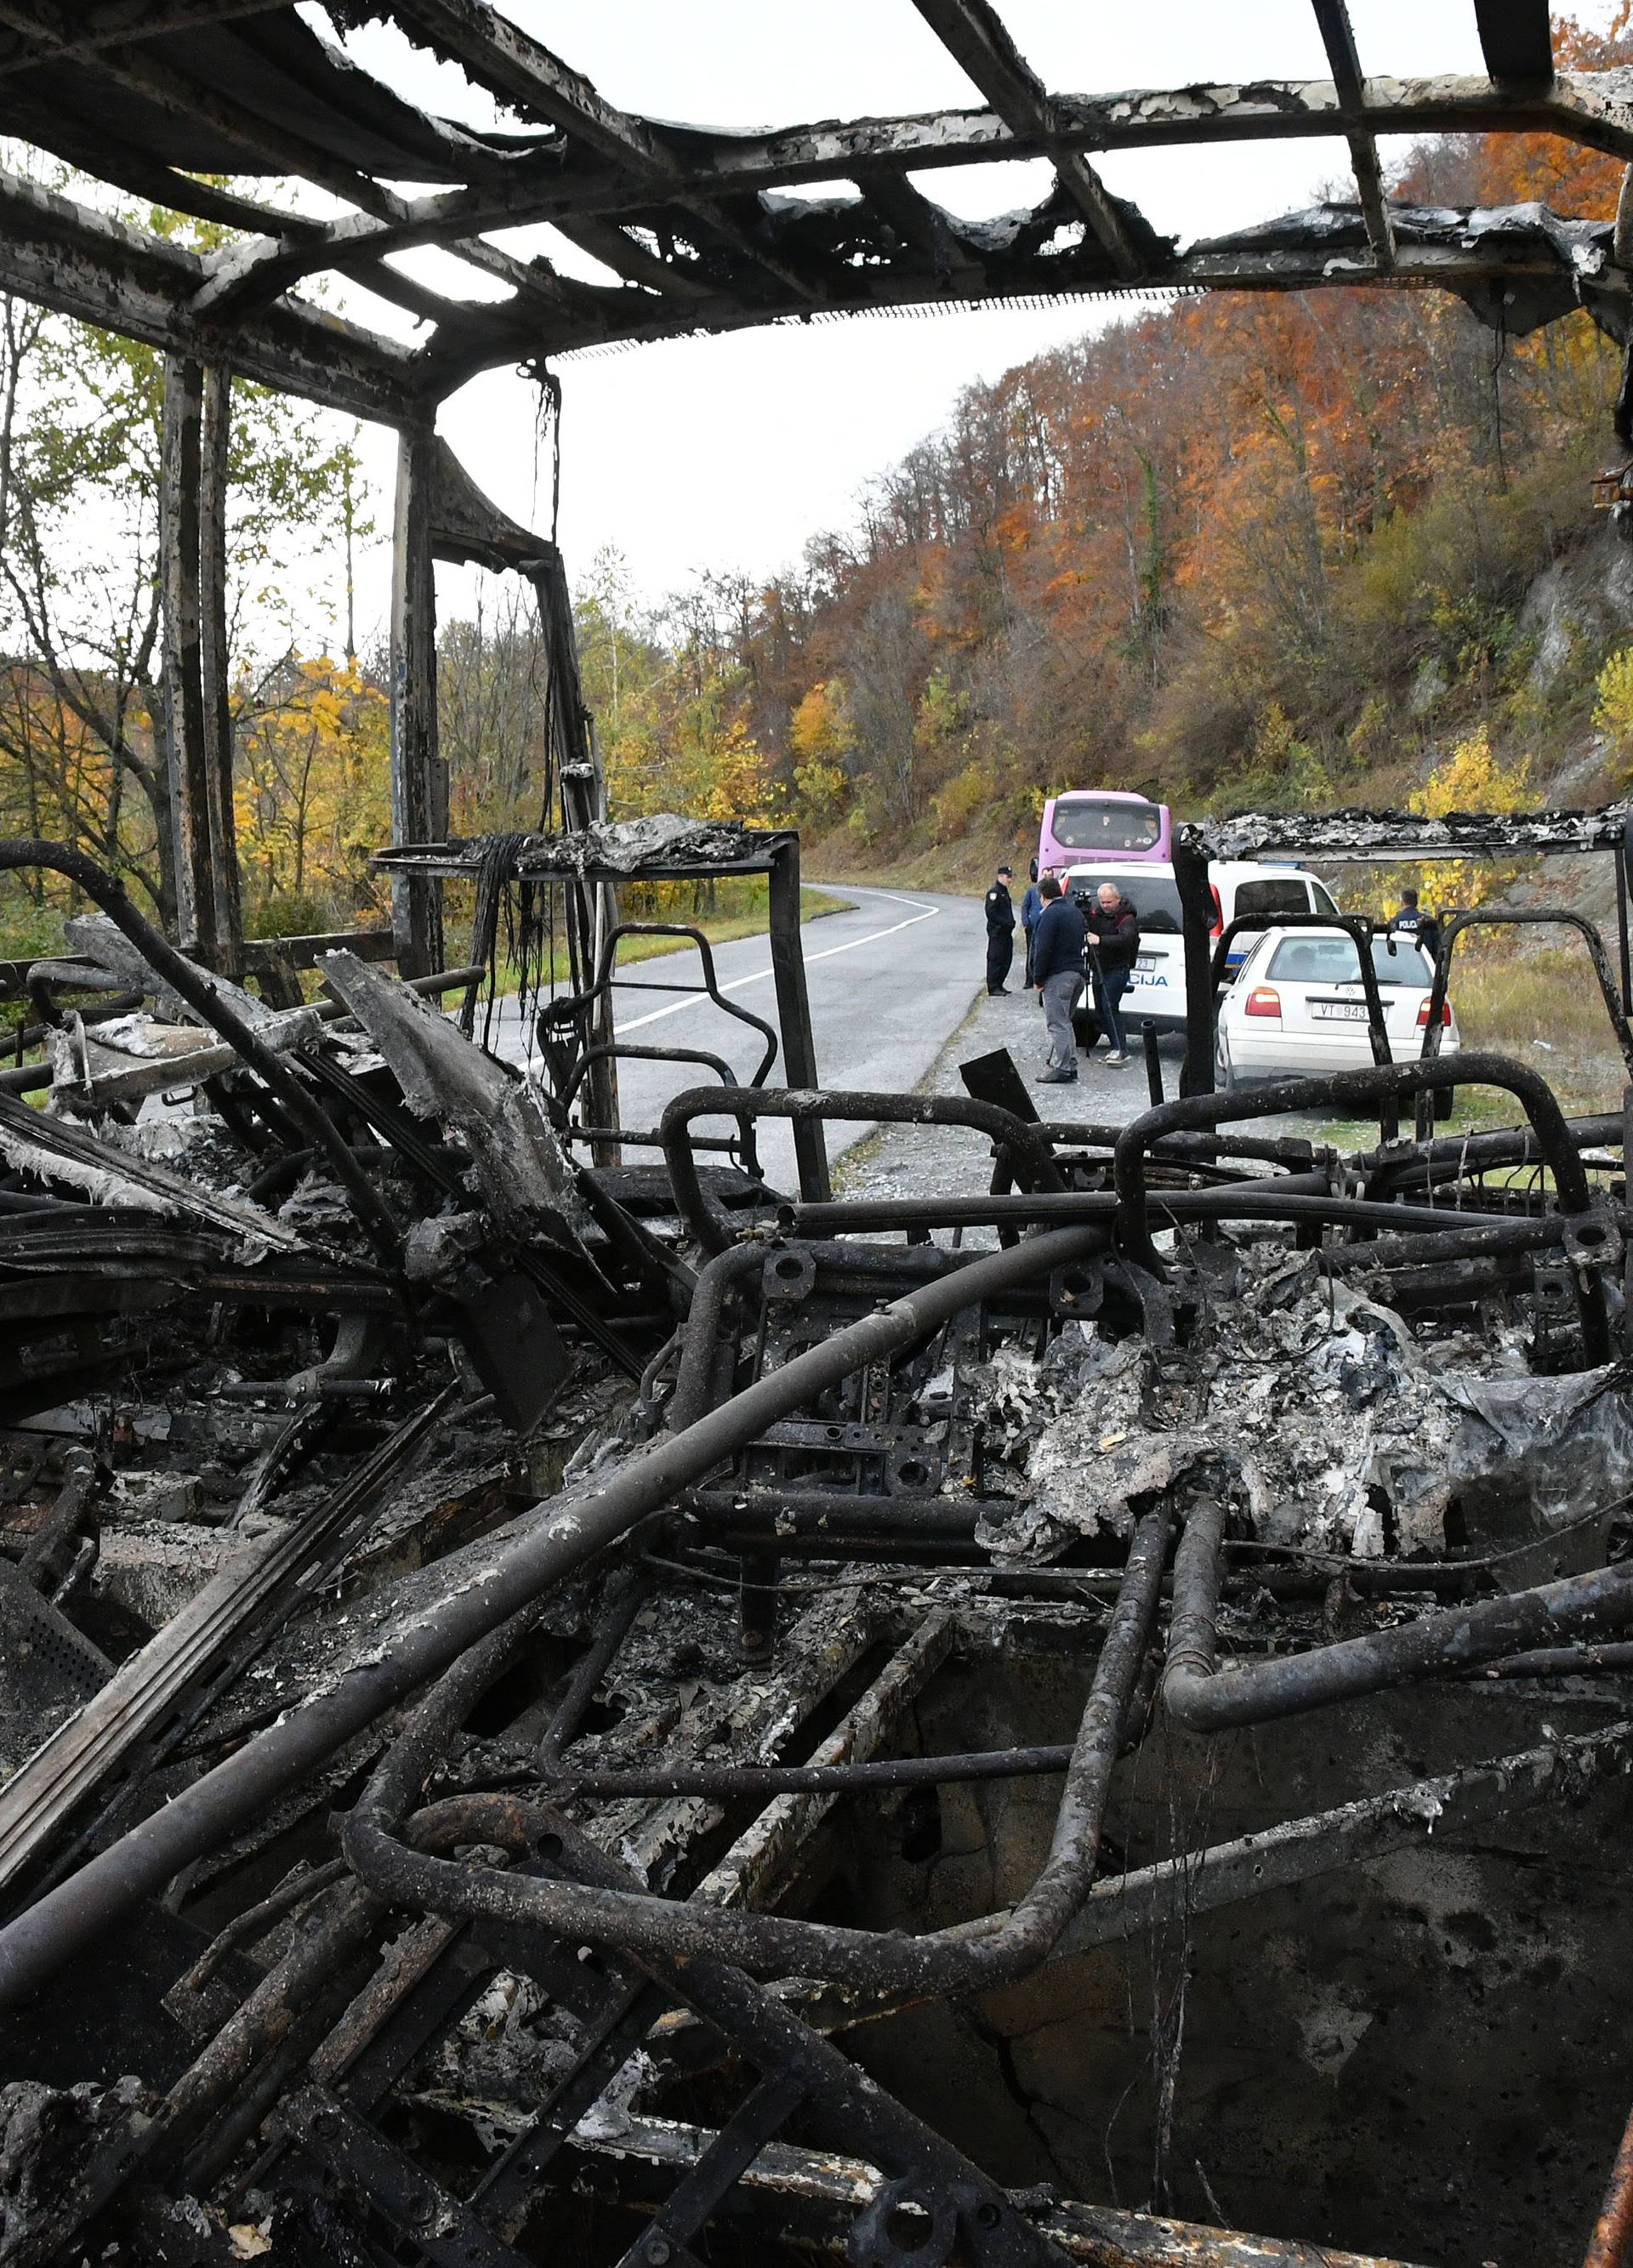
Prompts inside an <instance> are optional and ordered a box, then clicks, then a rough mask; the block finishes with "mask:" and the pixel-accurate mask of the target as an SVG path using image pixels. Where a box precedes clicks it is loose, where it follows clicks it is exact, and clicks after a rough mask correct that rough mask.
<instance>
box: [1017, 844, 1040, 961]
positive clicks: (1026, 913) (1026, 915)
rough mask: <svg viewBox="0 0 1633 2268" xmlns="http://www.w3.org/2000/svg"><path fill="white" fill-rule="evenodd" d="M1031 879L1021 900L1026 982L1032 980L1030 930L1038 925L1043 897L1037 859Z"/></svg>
mask: <svg viewBox="0 0 1633 2268" xmlns="http://www.w3.org/2000/svg"><path fill="white" fill-rule="evenodd" d="M1031 876H1032V878H1031V881H1030V882H1028V884H1027V885H1026V895H1025V896H1024V897H1023V899H1022V900H1021V935H1022V936H1023V938H1024V939H1026V982H1027V983H1028V984H1029V985H1030V984H1031V981H1032V932H1033V931H1034V930H1035V929H1036V928H1037V926H1038V915H1039V914H1040V913H1042V911H1043V899H1042V896H1041V895H1039V892H1038V861H1037V859H1036V858H1034V859H1033V861H1032V865H1031Z"/></svg>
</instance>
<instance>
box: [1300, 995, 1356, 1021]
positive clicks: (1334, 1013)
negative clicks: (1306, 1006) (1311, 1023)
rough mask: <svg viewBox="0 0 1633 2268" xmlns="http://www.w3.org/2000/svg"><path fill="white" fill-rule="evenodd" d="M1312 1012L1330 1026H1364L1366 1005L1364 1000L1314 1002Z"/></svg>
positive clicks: (1311, 1007)
mask: <svg viewBox="0 0 1633 2268" xmlns="http://www.w3.org/2000/svg"><path fill="white" fill-rule="evenodd" d="M1310 1013H1311V1014H1312V1016H1319V1017H1322V1018H1324V1019H1325V1020H1326V1022H1328V1023H1329V1024H1364V1023H1365V1021H1366V1004H1365V1002H1364V1001H1363V1000H1312V1002H1311V1003H1310Z"/></svg>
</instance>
